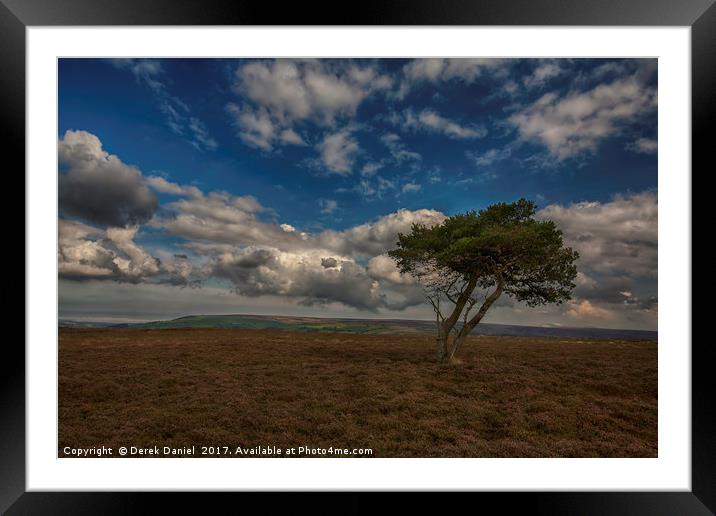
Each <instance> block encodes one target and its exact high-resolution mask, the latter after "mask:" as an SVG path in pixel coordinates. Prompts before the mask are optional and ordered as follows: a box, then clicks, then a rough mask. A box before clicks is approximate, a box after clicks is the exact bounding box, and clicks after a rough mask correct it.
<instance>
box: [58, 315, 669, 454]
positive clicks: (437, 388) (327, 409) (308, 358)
mask: <svg viewBox="0 0 716 516" xmlns="http://www.w3.org/2000/svg"><path fill="white" fill-rule="evenodd" d="M59 335H60V339H59V446H60V450H62V449H63V448H64V447H65V446H69V447H73V448H80V447H97V446H106V447H112V448H113V455H117V456H118V454H117V452H116V451H117V449H118V447H120V446H137V447H151V446H159V447H163V446H170V447H186V446H192V445H194V446H196V447H201V446H212V445H213V446H228V447H230V448H231V449H233V448H234V447H237V446H241V447H245V448H250V447H256V446H261V447H267V446H275V447H278V448H281V449H284V450H285V449H287V448H291V447H299V446H306V447H311V448H313V447H316V448H328V447H330V446H333V447H339V448H349V449H352V448H371V449H372V456H373V457H656V456H657V343H656V342H655V341H606V340H588V339H561V338H535V337H488V336H481V337H471V340H470V341H468V344H467V345H466V346H465V348H464V349H463V350H462V351H461V357H460V362H459V363H457V364H454V365H449V366H439V365H437V364H436V363H435V351H434V338H432V337H430V336H427V335H426V336H423V335H403V336H400V335H360V334H346V333H342V334H330V333H303V332H287V331H278V330H225V329H181V330H171V329H164V330H137V329H64V328H63V329H60V332H59ZM59 455H60V456H63V454H62V453H60V454H59ZM196 456H198V455H196Z"/></svg>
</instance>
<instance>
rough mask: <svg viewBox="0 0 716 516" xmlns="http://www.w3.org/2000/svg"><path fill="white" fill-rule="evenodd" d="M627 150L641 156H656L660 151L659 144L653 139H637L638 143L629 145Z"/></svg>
mask: <svg viewBox="0 0 716 516" xmlns="http://www.w3.org/2000/svg"><path fill="white" fill-rule="evenodd" d="M627 149H629V150H631V151H634V152H638V153H641V154H654V153H655V152H656V151H658V150H659V144H658V143H657V141H656V140H654V139H652V138H637V140H636V141H634V142H633V143H631V144H629V145H627Z"/></svg>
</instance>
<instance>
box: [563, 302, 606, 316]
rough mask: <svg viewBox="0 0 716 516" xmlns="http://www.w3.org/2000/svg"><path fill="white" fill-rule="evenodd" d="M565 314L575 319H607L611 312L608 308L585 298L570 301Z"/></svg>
mask: <svg viewBox="0 0 716 516" xmlns="http://www.w3.org/2000/svg"><path fill="white" fill-rule="evenodd" d="M566 313H567V315H568V316H570V317H574V318H577V319H581V320H583V319H608V318H609V317H610V316H611V314H610V312H609V311H608V310H605V309H604V308H600V307H598V306H595V305H593V304H592V303H591V302H589V301H588V300H586V299H583V300H581V301H574V302H571V303H570V308H569V309H568V310H567V312H566Z"/></svg>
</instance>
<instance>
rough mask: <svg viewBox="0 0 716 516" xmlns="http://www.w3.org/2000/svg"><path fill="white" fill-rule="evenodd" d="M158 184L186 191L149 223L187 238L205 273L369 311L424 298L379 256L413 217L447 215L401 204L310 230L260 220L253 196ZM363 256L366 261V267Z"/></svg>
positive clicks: (248, 290) (428, 220)
mask: <svg viewBox="0 0 716 516" xmlns="http://www.w3.org/2000/svg"><path fill="white" fill-rule="evenodd" d="M155 183H156V184H160V185H161V188H163V189H164V190H171V191H174V192H176V194H177V195H182V194H183V197H182V198H180V199H178V200H177V201H174V202H171V203H169V204H167V205H166V206H165V210H164V211H165V212H166V213H165V214H164V215H163V216H162V217H160V218H158V219H155V220H153V221H152V223H151V225H152V226H154V227H156V228H157V229H160V230H162V231H164V232H166V233H168V234H170V235H173V236H176V237H179V238H182V239H184V240H185V242H184V243H183V244H182V245H183V246H184V247H185V248H186V249H188V250H190V251H191V252H192V253H196V254H198V255H201V256H203V257H205V259H206V271H207V272H206V274H207V275H212V276H214V277H216V278H219V279H223V280H227V281H229V282H231V284H232V286H233V288H234V289H235V290H236V292H238V293H240V294H242V295H246V296H263V295H276V296H284V297H291V298H295V299H296V300H297V301H298V302H300V303H303V304H322V303H341V304H344V305H347V306H350V307H353V308H357V309H360V310H372V311H374V310H379V309H381V308H387V309H395V310H400V309H403V308H405V307H408V306H413V305H416V304H420V303H421V302H422V301H423V297H422V294H421V293H420V289H419V288H418V287H416V286H415V285H412V284H410V282H408V281H407V280H403V279H401V278H400V277H399V274H397V271H396V270H394V269H393V270H391V271H389V270H388V269H387V268H386V265H387V264H386V263H385V262H384V260H383V258H377V259H375V258H376V257H377V256H378V255H380V254H382V253H385V252H386V251H387V250H388V249H391V248H393V247H394V246H395V244H396V242H397V238H398V233H400V232H408V231H410V227H411V225H412V224H413V223H414V222H418V223H423V224H426V225H433V224H437V223H439V222H441V221H442V220H444V218H445V216H444V215H443V214H441V213H440V212H437V211H434V210H426V209H423V210H415V211H410V210H405V209H403V210H399V211H397V212H395V213H391V214H389V215H386V216H383V217H380V218H378V219H376V220H374V221H371V222H368V223H366V224H361V225H359V226H354V227H351V228H347V229H345V230H343V231H336V230H324V231H320V232H318V233H312V234H309V233H305V232H300V231H298V230H296V229H295V228H294V227H293V226H291V225H290V224H285V223H282V224H279V223H274V222H267V221H264V220H262V219H261V214H262V213H263V212H264V211H265V208H264V207H263V206H262V205H261V204H260V203H258V201H256V200H255V199H253V198H252V197H238V196H233V195H230V194H228V193H224V192H210V193H208V194H203V193H202V194H201V195H188V192H187V191H186V187H182V186H180V185H173V184H172V183H168V182H167V183H168V184H164V183H161V182H159V181H155ZM330 206H332V205H330ZM330 206H329V204H328V203H325V204H324V207H330ZM366 260H368V265H367V266H366V265H362V263H365V261H366Z"/></svg>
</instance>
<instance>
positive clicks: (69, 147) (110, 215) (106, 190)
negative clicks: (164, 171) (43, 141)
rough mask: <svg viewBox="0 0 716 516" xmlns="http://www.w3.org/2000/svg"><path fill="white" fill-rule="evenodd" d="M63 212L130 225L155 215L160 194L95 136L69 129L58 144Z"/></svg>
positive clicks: (91, 220)
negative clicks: (108, 150)
mask: <svg viewBox="0 0 716 516" xmlns="http://www.w3.org/2000/svg"><path fill="white" fill-rule="evenodd" d="M58 156H59V164H60V168H61V169H64V170H65V171H66V172H65V173H63V174H62V173H61V174H60V176H59V183H58V202H59V211H60V215H62V216H69V217H77V218H80V219H82V220H85V221H86V222H89V223H91V224H100V225H104V226H113V227H129V226H134V225H137V224H142V223H144V222H146V221H148V220H149V219H151V218H152V216H153V215H154V212H155V211H156V210H157V207H158V201H157V197H156V195H154V193H153V192H152V191H151V190H150V189H149V188H148V187H147V185H146V184H145V182H144V177H143V176H142V173H141V172H140V171H139V170H138V169H137V168H135V167H132V166H130V165H126V164H125V163H123V162H122V161H121V160H120V159H119V158H118V157H117V156H115V155H111V154H108V153H107V152H106V151H104V150H103V149H102V143H101V142H100V140H99V138H97V137H96V136H95V135H93V134H90V133H88V132H85V131H67V132H66V133H65V135H64V137H63V138H62V139H60V141H59V145H58Z"/></svg>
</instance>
